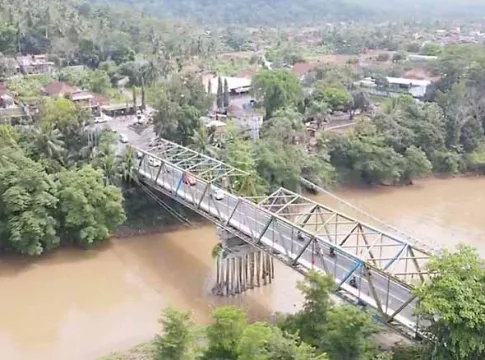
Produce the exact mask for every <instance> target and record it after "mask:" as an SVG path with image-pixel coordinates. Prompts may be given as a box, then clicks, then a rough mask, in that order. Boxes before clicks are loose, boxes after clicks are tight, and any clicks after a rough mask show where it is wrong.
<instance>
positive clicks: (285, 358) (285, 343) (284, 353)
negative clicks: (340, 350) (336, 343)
mask: <svg viewBox="0 0 485 360" xmlns="http://www.w3.org/2000/svg"><path fill="white" fill-rule="evenodd" d="M267 347H268V358H267V359H268V360H273V359H279V360H328V357H327V356H326V355H325V354H319V355H316V354H315V350H314V349H313V348H312V347H311V346H310V345H308V344H306V343H304V342H301V340H300V339H299V338H298V336H296V335H291V334H285V333H283V332H282V331H281V330H279V329H273V336H272V337H271V339H270V341H269V343H268V345H267Z"/></svg>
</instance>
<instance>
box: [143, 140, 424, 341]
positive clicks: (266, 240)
mask: <svg viewBox="0 0 485 360" xmlns="http://www.w3.org/2000/svg"><path fill="white" fill-rule="evenodd" d="M134 150H135V151H137V152H138V154H139V155H141V158H140V159H139V161H137V163H136V167H137V168H136V172H137V174H138V179H139V180H140V181H142V182H143V183H144V184H145V185H147V186H150V187H151V188H152V189H155V190H157V191H159V192H161V193H163V194H165V195H167V196H169V197H171V198H173V199H175V200H176V201H178V202H179V203H181V204H182V205H184V206H186V207H187V208H189V209H192V210H193V211H196V212H197V213H199V214H200V215H202V216H204V217H205V218H207V219H209V220H210V221H212V222H214V223H215V224H216V225H218V226H220V227H222V228H224V229H226V230H227V231H229V232H231V233H232V234H234V235H235V236H238V237H239V238H241V239H243V240H244V241H246V242H247V243H249V244H251V245H253V246H254V247H256V248H259V249H261V250H263V251H265V252H267V253H269V254H272V255H273V256H275V257H276V258H278V259H279V260H281V261H282V262H284V263H285V264H287V265H288V266H291V267H292V268H294V269H296V270H298V271H300V272H302V273H305V272H307V271H309V270H311V269H313V270H316V271H319V272H322V273H325V274H328V275H331V276H332V277H333V278H334V279H335V281H336V283H337V285H338V290H337V294H338V295H340V296H341V297H343V298H345V299H347V300H349V301H352V302H354V303H356V304H359V305H361V306H365V308H367V309H369V308H371V309H373V310H374V311H373V312H374V313H375V314H376V316H377V317H378V318H379V320H381V321H382V322H384V323H386V324H388V325H389V326H391V327H393V328H394V329H397V330H399V331H402V332H404V333H406V334H407V335H417V334H418V331H419V325H420V319H419V318H418V316H416V315H415V314H414V309H415V307H416V305H417V299H416V297H415V295H414V294H413V289H414V287H415V286H417V285H419V284H421V283H423V282H425V281H427V279H429V277H430V274H429V273H427V271H426V267H425V265H426V263H427V261H428V260H429V257H430V255H431V252H430V251H428V250H424V248H423V247H421V246H417V245H415V244H413V243H411V242H410V241H409V240H403V239H401V238H400V237H399V236H396V235H391V234H389V233H385V232H383V231H380V230H379V229H377V228H375V227H373V226H371V225H368V224H366V223H363V222H361V221H359V220H357V219H354V218H351V217H349V216H347V215H345V214H344V213H341V212H338V211H335V210H333V209H331V208H329V207H327V206H325V205H323V204H319V203H317V202H315V201H312V200H310V199H308V198H306V197H304V196H302V195H299V194H297V193H294V192H292V191H289V190H287V189H284V188H280V189H279V190H277V191H275V192H274V193H272V194H271V195H269V196H267V197H264V198H260V197H253V198H248V197H243V196H239V195H238V193H239V192H241V191H243V192H244V193H247V192H246V191H247V187H248V186H249V185H250V184H251V175H250V174H248V173H245V172H244V171H241V170H238V169H236V168H234V167H232V166H229V165H227V164H225V163H223V162H221V161H218V160H216V159H213V158H210V157H208V156H205V155H203V154H200V153H197V152H195V151H193V150H191V149H188V148H186V147H183V146H181V145H178V144H175V143H173V142H170V141H167V140H163V139H161V140H160V141H159V143H158V145H157V146H156V147H153V148H149V147H144V148H134ZM187 174H190V175H189V177H188V176H187ZM244 190H246V191H244ZM221 197H222V199H221ZM331 249H332V250H331ZM332 252H333V253H332Z"/></svg>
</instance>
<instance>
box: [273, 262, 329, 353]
mask: <svg viewBox="0 0 485 360" xmlns="http://www.w3.org/2000/svg"><path fill="white" fill-rule="evenodd" d="M297 288H298V290H300V291H301V293H302V294H303V296H304V298H305V302H304V304H303V309H302V310H301V311H299V312H297V313H296V314H294V315H287V316H286V317H285V318H283V319H282V320H280V327H281V328H282V329H283V331H287V332H289V333H293V334H299V335H300V338H301V340H302V341H304V342H306V343H308V344H310V345H312V346H315V347H318V346H320V344H321V341H322V338H323V336H324V333H325V326H326V323H327V319H328V316H329V311H330V309H331V308H332V305H333V303H332V300H331V299H330V294H331V293H333V291H334V290H335V289H336V285H335V282H334V281H333V278H331V277H329V276H322V275H320V274H319V273H317V272H314V271H311V272H309V273H308V274H307V276H306V277H305V280H303V281H301V282H299V283H298V285H297Z"/></svg>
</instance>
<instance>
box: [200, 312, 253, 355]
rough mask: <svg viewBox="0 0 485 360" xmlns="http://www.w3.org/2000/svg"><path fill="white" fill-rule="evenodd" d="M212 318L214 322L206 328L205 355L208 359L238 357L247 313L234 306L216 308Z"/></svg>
mask: <svg viewBox="0 0 485 360" xmlns="http://www.w3.org/2000/svg"><path fill="white" fill-rule="evenodd" d="M212 318H213V320H214V324H212V325H209V326H208V327H207V330H206V334H207V341H208V344H207V345H208V347H207V350H206V352H205V354H204V356H203V358H204V359H207V360H216V359H220V360H222V359H225V360H230V359H234V360H236V359H237V358H238V351H237V349H238V344H239V342H240V340H241V337H242V335H243V333H244V330H245V329H246V326H247V318H246V314H245V313H244V311H243V310H241V309H237V308H233V307H220V308H218V309H216V310H215V311H214V312H213V314H212Z"/></svg>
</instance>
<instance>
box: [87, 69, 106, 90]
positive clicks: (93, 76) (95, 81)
mask: <svg viewBox="0 0 485 360" xmlns="http://www.w3.org/2000/svg"><path fill="white" fill-rule="evenodd" d="M88 81H89V85H88V86H89V90H91V91H94V92H97V93H100V94H103V93H105V92H106V90H107V89H109V88H110V87H111V82H110V79H109V77H108V74H107V73H106V72H105V71H103V70H95V71H92V72H91V73H90V75H89V80H88Z"/></svg>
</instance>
